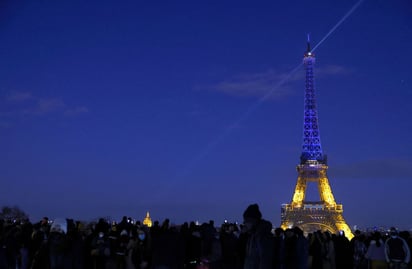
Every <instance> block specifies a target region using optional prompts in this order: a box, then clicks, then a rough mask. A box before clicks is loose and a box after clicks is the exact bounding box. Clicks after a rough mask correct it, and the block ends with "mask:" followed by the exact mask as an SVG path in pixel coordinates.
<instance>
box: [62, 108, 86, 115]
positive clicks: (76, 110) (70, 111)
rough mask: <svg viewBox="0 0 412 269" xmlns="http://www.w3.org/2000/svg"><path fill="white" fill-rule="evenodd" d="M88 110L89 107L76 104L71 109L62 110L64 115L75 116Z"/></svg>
mask: <svg viewBox="0 0 412 269" xmlns="http://www.w3.org/2000/svg"><path fill="white" fill-rule="evenodd" d="M87 112H89V109H88V108H87V107H85V106H78V107H75V108H71V109H66V111H64V115H65V116H77V115H80V114H83V113H87Z"/></svg>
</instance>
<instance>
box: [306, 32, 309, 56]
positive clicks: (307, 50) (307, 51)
mask: <svg viewBox="0 0 412 269" xmlns="http://www.w3.org/2000/svg"><path fill="white" fill-rule="evenodd" d="M307 42H308V43H307V49H306V53H309V52H310V34H308V41H307Z"/></svg>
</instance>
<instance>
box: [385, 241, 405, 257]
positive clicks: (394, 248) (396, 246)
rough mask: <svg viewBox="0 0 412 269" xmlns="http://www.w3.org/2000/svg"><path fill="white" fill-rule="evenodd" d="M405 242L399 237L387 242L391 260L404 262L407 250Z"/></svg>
mask: <svg viewBox="0 0 412 269" xmlns="http://www.w3.org/2000/svg"><path fill="white" fill-rule="evenodd" d="M403 244H404V243H403V240H402V239H400V238H399V237H395V238H389V239H388V241H387V245H388V250H389V251H388V256H389V259H390V260H401V261H403V260H404V259H405V257H406V253H405V250H404V248H403Z"/></svg>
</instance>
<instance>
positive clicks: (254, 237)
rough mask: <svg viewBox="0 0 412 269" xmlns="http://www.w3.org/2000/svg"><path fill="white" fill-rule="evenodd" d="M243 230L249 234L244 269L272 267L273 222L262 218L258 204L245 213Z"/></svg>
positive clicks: (251, 206) (249, 207) (250, 206)
mask: <svg viewBox="0 0 412 269" xmlns="http://www.w3.org/2000/svg"><path fill="white" fill-rule="evenodd" d="M243 225H244V226H243V232H244V233H246V234H247V243H246V250H245V261H244V267H243V268H244V269H271V268H272V253H273V236H272V233H271V230H272V223H270V222H269V221H267V220H264V219H262V213H261V212H260V210H259V206H258V205H257V204H251V205H249V206H248V207H247V208H246V210H245V212H244V213H243Z"/></svg>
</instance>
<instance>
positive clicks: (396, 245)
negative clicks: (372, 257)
mask: <svg viewBox="0 0 412 269" xmlns="http://www.w3.org/2000/svg"><path fill="white" fill-rule="evenodd" d="M385 256H386V261H387V262H388V263H389V269H403V268H408V267H407V266H408V263H409V261H410V249H409V247H408V244H407V243H406V241H405V240H404V239H403V238H402V237H400V236H399V235H398V231H397V230H396V228H395V227H392V228H391V229H390V237H389V238H388V239H387V240H386V242H385Z"/></svg>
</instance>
